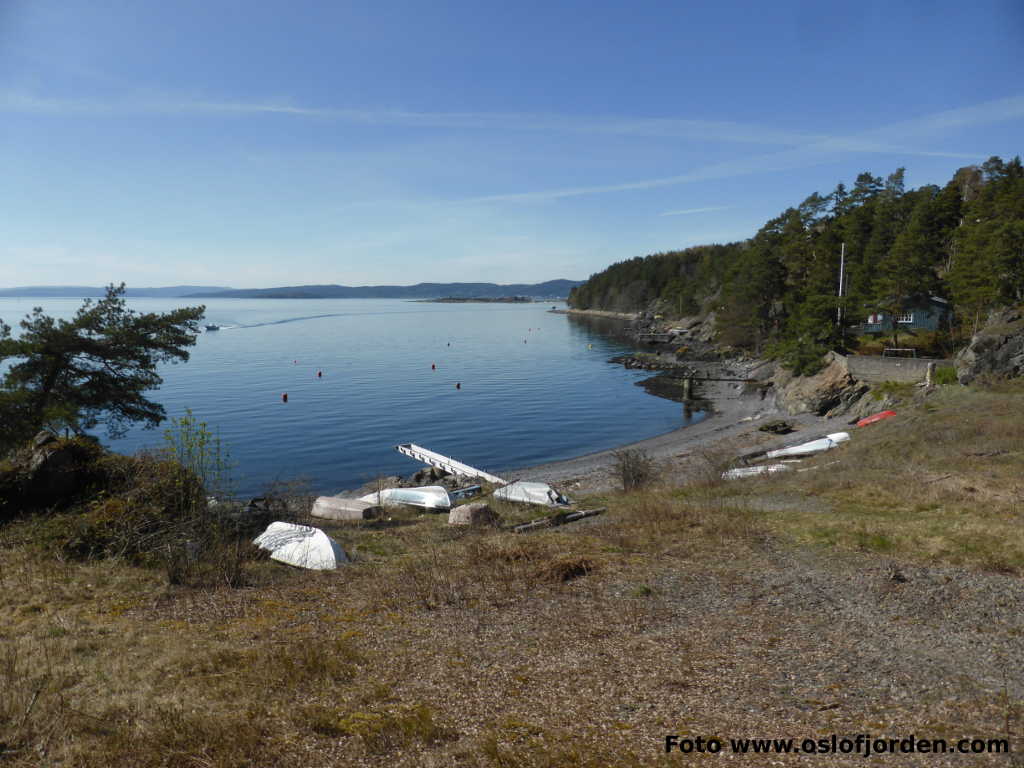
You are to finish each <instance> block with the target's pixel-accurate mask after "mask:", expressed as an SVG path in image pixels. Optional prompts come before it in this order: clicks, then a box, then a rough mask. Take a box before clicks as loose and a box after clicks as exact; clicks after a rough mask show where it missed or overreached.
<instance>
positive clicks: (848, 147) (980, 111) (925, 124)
mask: <svg viewBox="0 0 1024 768" xmlns="http://www.w3.org/2000/svg"><path fill="white" fill-rule="evenodd" d="M1022 118H1024V96H1011V97H1008V98H1005V99H997V100H995V101H987V102H983V103H981V104H975V105H971V106H969V107H962V108H959V109H953V110H946V111H943V112H937V113H933V114H931V115H925V116H922V117H919V118H914V119H911V120H903V121H900V122H896V123H890V124H888V125H885V126H882V127H880V128H876V129H871V130H868V131H864V132H862V133H859V134H855V135H851V136H837V137H832V138H826V139H823V140H820V141H813V142H810V143H808V144H806V145H804V146H800V147H796V148H793V149H787V150H782V151H779V152H771V153H767V154H762V155H754V156H752V157H747V158H741V159H738V160H729V161H725V162H721V163H713V164H710V165H705V166H701V167H699V168H695V169H694V170H692V171H689V172H687V173H681V174H677V175H674V176H662V177H657V178H652V179H638V180H635V181H627V182H621V183H617V184H597V185H592V186H580V187H563V188H559V189H548V190H538V191H532V192H513V193H506V194H498V195H485V196H482V197H476V198H473V199H472V201H471V202H486V203H490V202H515V201H519V202H537V201H544V200H558V199H561V198H567V197H578V196H581V195H596V194H603V193H608V192H628V191H633V190H642V189H656V188H659V187H669V186H675V185H678V184H687V183H692V182H697V181H710V180H713V179H723V178H732V177H736V176H745V175H748V174H752V173H763V172H774V171H784V170H790V169H793V168H802V167H807V166H811V165H819V164H822V163H826V162H829V161H830V160H833V159H835V158H837V157H838V156H841V155H843V154H850V153H882V154H904V155H912V156H924V157H948V158H953V159H957V160H967V161H975V162H976V161H978V160H981V159H982V158H983V155H982V154H981V153H970V152H945V151H939V150H927V149H919V148H915V147H908V146H905V145H903V144H901V143H900V142H906V141H913V140H921V139H924V138H933V137H935V136H942V135H945V134H947V133H949V132H950V131H951V130H953V129H960V128H965V127H970V126H976V125H987V124H991V123H997V122H1005V121H1007V120H1019V119H1022ZM892 142H896V143H892Z"/></svg>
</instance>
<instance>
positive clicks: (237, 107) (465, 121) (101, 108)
mask: <svg viewBox="0 0 1024 768" xmlns="http://www.w3.org/2000/svg"><path fill="white" fill-rule="evenodd" d="M0 112H25V113H37V114H71V115H73V114H83V115H89V114H91V115H103V114H110V115H116V114H197V115H202V114H206V115H216V114H220V115H283V116H294V117H305V118H317V119H326V120H334V121H338V122H343V123H350V124H359V125H380V126H395V127H408V128H424V129H427V128H453V129H490V130H503V131H522V132H545V133H589V134H609V135H624V136H648V137H661V138H678V139H689V140H705V141H723V142H733V143H741V144H742V143H746V144H762V145H790V146H793V145H800V144H806V143H808V142H813V141H824V140H827V139H828V138H829V137H828V136H826V135H822V134H818V133H810V132H806V131H790V130H780V129H775V128H772V127H770V126H764V125H756V124H744V123H736V122H730V121H721V120H696V119H679V118H622V117H611V116H600V115H596V116H567V115H545V114H529V113H514V112H513V113H494V112H415V111H409V110H401V109H337V108H330V107H309V106H302V105H295V104H290V103H273V102H240V101H211V100H208V99H200V98H168V97H166V96H158V97H155V98H154V97H151V96H144V97H137V98H132V99H125V100H120V101H116V100H115V101H96V100H88V99H57V98H49V97H44V96H37V95H35V94H33V93H31V92H26V91H18V90H6V91H0Z"/></svg>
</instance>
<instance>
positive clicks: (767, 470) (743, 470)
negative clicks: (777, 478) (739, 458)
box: [722, 461, 798, 480]
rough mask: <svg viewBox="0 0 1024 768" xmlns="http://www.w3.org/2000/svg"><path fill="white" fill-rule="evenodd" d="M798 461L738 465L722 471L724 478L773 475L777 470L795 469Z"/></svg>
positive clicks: (733, 478) (734, 478)
mask: <svg viewBox="0 0 1024 768" xmlns="http://www.w3.org/2000/svg"><path fill="white" fill-rule="evenodd" d="M796 463H798V462H795V461H792V462H786V463H779V464H760V465H758V466H756V467H736V468H735V469H728V470H726V471H725V472H723V473H722V479H723V480H739V479H740V478H743V477H757V476H758V475H773V474H775V473H776V472H787V471H789V470H791V469H793V466H792V465H793V464H796Z"/></svg>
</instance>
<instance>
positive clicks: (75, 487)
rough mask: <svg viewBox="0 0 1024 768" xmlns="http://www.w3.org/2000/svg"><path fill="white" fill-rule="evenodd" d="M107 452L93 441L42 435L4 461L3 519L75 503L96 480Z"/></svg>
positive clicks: (0, 484) (0, 478) (0, 483)
mask: <svg viewBox="0 0 1024 768" xmlns="http://www.w3.org/2000/svg"><path fill="white" fill-rule="evenodd" d="M102 454H103V450H102V449H101V448H100V447H99V446H98V445H97V444H96V443H95V441H92V440H90V439H89V438H84V437H76V438H74V439H70V440H65V439H60V438H57V437H55V436H54V435H52V434H50V433H48V432H40V433H39V434H38V435H36V436H35V438H33V440H32V441H31V443H29V444H28V445H26V446H25V447H24V448H22V449H20V450H18V451H16V452H14V453H13V454H12V455H11V456H10V457H8V458H7V459H5V460H4V461H2V462H0V519H2V518H4V517H11V516H14V515H17V514H20V513H23V512H31V511H39V510H44V509H51V508H59V507H64V506H67V505H68V504H70V503H72V502H73V501H74V500H75V499H76V498H77V497H78V496H79V495H80V494H81V493H82V492H83V491H84V490H86V488H87V487H88V486H89V485H90V483H91V482H92V481H93V480H95V469H96V468H95V462H96V460H97V459H98V458H99V457H100V456H101V455H102Z"/></svg>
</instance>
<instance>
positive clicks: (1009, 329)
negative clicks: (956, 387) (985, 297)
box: [956, 309, 1024, 384]
mask: <svg viewBox="0 0 1024 768" xmlns="http://www.w3.org/2000/svg"><path fill="white" fill-rule="evenodd" d="M956 371H957V378H958V379H959V380H960V383H961V384H970V383H971V382H972V381H974V380H975V379H976V378H978V377H979V376H997V377H1000V378H1009V377H1016V376H1021V375H1024V313H1022V311H1021V310H1020V309H1004V310H1001V311H999V312H995V313H993V314H992V315H991V316H990V317H989V319H988V322H987V323H986V324H985V327H984V328H982V329H981V330H980V331H979V332H978V333H976V334H975V335H974V336H973V337H972V338H971V343H970V344H969V345H968V346H967V347H965V348H964V349H962V350H961V351H960V353H959V354H958V355H957V356H956Z"/></svg>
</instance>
